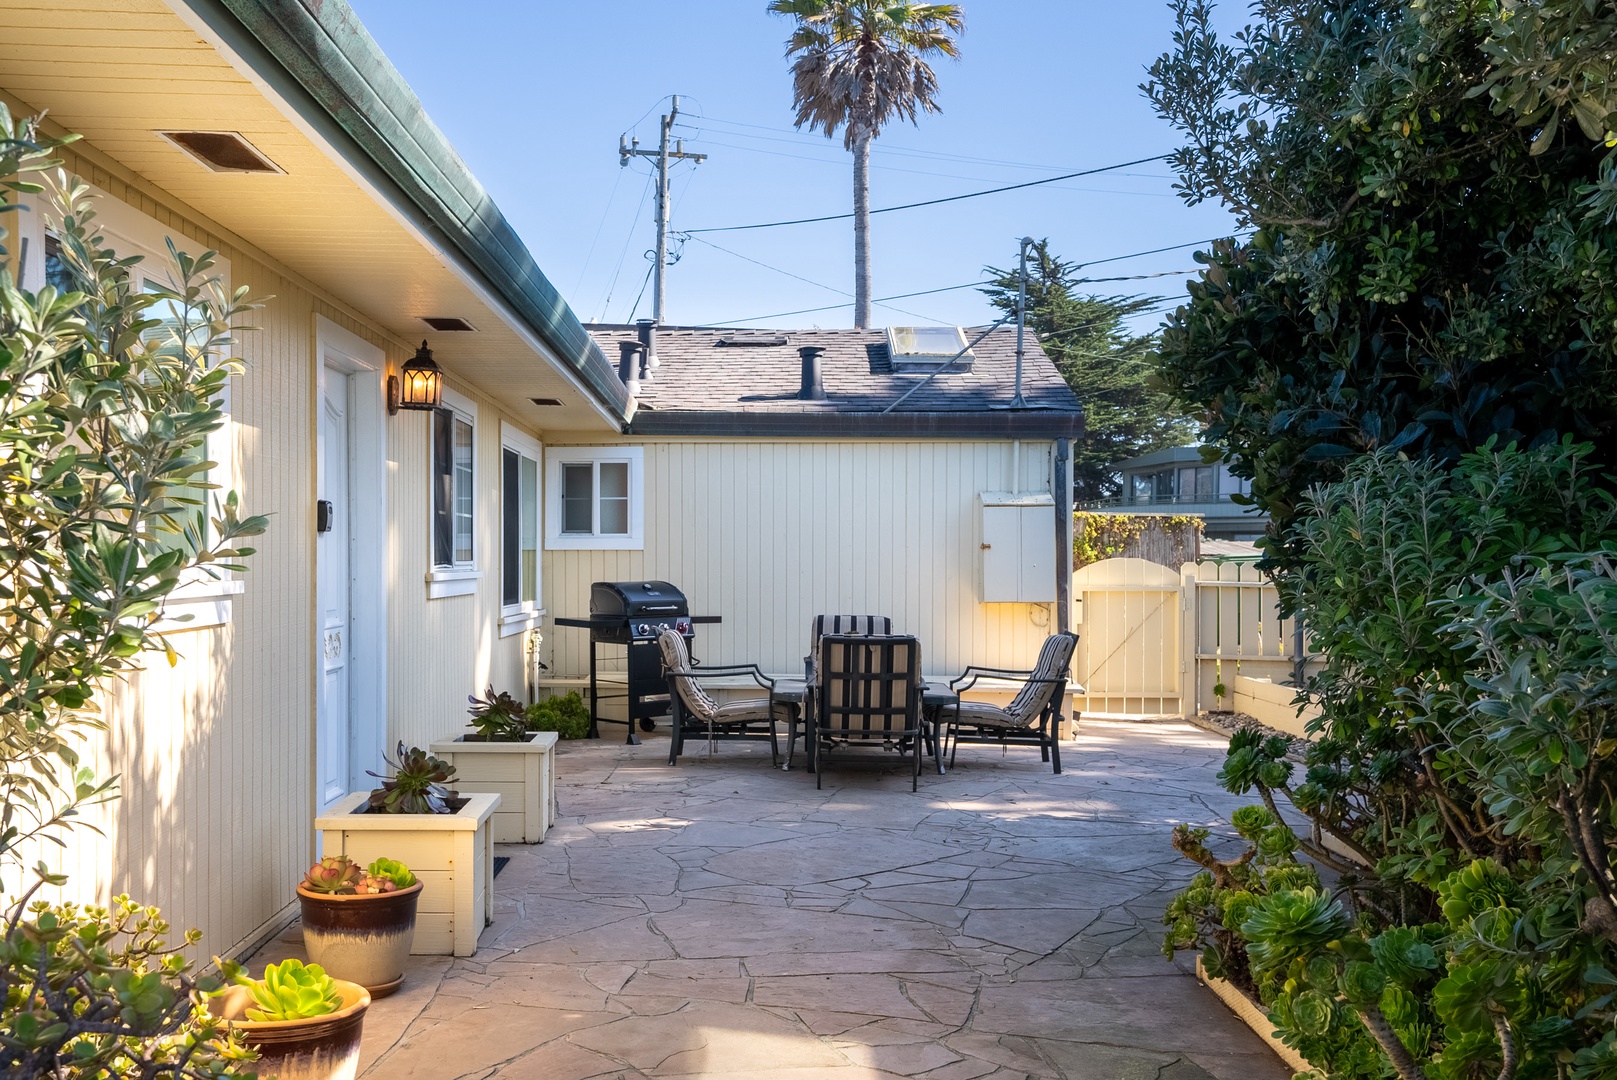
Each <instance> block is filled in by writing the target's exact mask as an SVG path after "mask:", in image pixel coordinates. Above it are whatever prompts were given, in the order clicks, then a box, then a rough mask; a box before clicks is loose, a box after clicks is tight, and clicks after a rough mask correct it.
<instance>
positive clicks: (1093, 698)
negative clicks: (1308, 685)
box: [1072, 558, 1303, 734]
mask: <svg viewBox="0 0 1617 1080" xmlns="http://www.w3.org/2000/svg"><path fill="white" fill-rule="evenodd" d="M1072 591H1073V598H1074V600H1076V601H1077V602H1078V603H1077V607H1078V617H1077V625H1076V627H1075V629H1077V631H1078V633H1079V639H1078V652H1077V656H1076V658H1075V661H1074V665H1075V673H1076V676H1077V679H1078V681H1079V682H1080V683H1081V684H1083V686H1084V688H1085V690H1086V694H1085V696H1084V697H1083V698H1082V699H1081V701H1080V703H1081V705H1082V707H1083V711H1084V712H1085V713H1086V714H1089V715H1095V714H1100V715H1116V716H1179V717H1183V716H1191V715H1195V714H1196V713H1198V712H1202V711H1206V710H1212V709H1235V710H1236V711H1240V712H1246V713H1249V714H1251V715H1254V716H1255V717H1256V718H1257V719H1259V720H1261V721H1263V722H1264V723H1266V724H1269V725H1270V726H1272V727H1277V728H1281V729H1282V730H1290V731H1295V732H1296V733H1297V734H1301V733H1302V723H1303V719H1300V718H1298V716H1297V714H1296V710H1295V708H1293V707H1292V706H1291V705H1290V698H1291V696H1292V691H1291V689H1290V686H1289V684H1291V683H1292V682H1293V681H1294V679H1295V678H1296V676H1297V674H1298V672H1299V671H1300V670H1302V669H1301V668H1300V666H1299V664H1298V653H1299V648H1300V646H1301V638H1300V635H1299V633H1298V628H1297V625H1296V623H1295V621H1294V620H1291V619H1283V618H1281V617H1280V612H1279V593H1278V591H1277V590H1276V589H1275V587H1274V585H1273V584H1271V583H1270V582H1269V580H1268V579H1267V578H1265V577H1264V576H1263V575H1262V574H1260V573H1258V571H1257V570H1256V569H1254V568H1253V565H1252V564H1251V563H1250V562H1237V561H1211V560H1209V561H1204V562H1201V563H1186V564H1185V565H1184V566H1183V567H1181V568H1180V569H1179V571H1178V572H1175V571H1174V570H1172V569H1170V568H1168V567H1165V566H1162V565H1159V564H1157V563H1154V562H1148V561H1146V560H1145V559H1132V558H1120V559H1106V560H1104V561H1102V562H1097V563H1092V564H1090V565H1089V566H1086V567H1083V568H1082V569H1080V570H1078V571H1077V572H1076V573H1074V574H1073V589H1072ZM1220 689H1222V691H1223V693H1222V695H1221V694H1220V693H1219V692H1218V691H1219V690H1220Z"/></svg>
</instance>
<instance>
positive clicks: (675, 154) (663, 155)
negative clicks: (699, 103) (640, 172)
mask: <svg viewBox="0 0 1617 1080" xmlns="http://www.w3.org/2000/svg"><path fill="white" fill-rule="evenodd" d="M678 116H679V95H678V94H675V95H674V104H673V106H672V107H671V108H670V109H669V110H668V114H667V115H666V116H664V117H663V118H662V139H661V141H660V143H659V145H658V147H657V149H655V150H642V149H640V140H639V139H634V140H632V141H625V139H624V137H623V136H622V135H619V136H618V165H619V167H620V168H621V167H624V166H627V165H628V164H629V159H630V158H636V157H648V158H656V159H657V261H656V263H655V264H654V265H653V267H652V273H653V274H654V275H655V276H656V282H655V284H654V286H653V288H652V293H651V317H652V319H653V320H654V321H655V322H656V323H657V325H659V326H661V325H662V321H663V302H664V300H665V299H666V289H665V284H666V283H665V281H664V277H665V271H666V270H667V269H668V219H669V217H670V216H671V214H672V213H673V210H672V208H671V207H670V205H669V197H668V163H669V161H671V160H672V161H694V162H696V163H697V164H698V165H700V164H701V163H702V162H704V161H706V160H707V155H706V154H687V153H686V152H685V140H684V139H678V140H676V141H675V143H674V146H673V149H669V145H668V135H669V132H671V131H672V130H673V128H674V120H675V118H677V117H678Z"/></svg>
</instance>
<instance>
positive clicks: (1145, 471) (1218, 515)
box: [1083, 446, 1269, 540]
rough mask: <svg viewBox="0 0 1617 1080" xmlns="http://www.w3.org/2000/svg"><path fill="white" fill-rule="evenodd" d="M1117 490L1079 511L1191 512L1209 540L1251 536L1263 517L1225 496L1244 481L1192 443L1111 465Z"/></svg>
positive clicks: (1245, 488)
mask: <svg viewBox="0 0 1617 1080" xmlns="http://www.w3.org/2000/svg"><path fill="white" fill-rule="evenodd" d="M1117 471H1118V472H1119V473H1120V474H1122V477H1123V494H1122V495H1121V496H1119V497H1118V498H1115V499H1105V500H1102V501H1100V502H1094V503H1089V504H1087V505H1085V506H1084V507H1083V509H1085V510H1101V511H1116V512H1118V513H1128V514H1197V515H1200V516H1201V517H1202V518H1203V519H1205V525H1204V526H1203V530H1202V535H1203V536H1205V537H1206V538H1207V539H1209V540H1256V539H1258V538H1259V537H1260V536H1262V535H1263V530H1264V529H1265V528H1266V527H1267V526H1268V523H1269V518H1268V516H1267V515H1266V514H1263V513H1260V512H1258V511H1257V510H1256V509H1254V508H1253V507H1250V506H1242V505H1240V504H1237V503H1235V502H1232V501H1231V499H1230V496H1231V495H1245V494H1247V493H1249V492H1250V491H1251V490H1252V482H1251V481H1250V480H1242V479H1241V478H1240V477H1238V476H1235V475H1233V474H1232V473H1231V472H1230V467H1229V465H1227V464H1218V465H1209V464H1207V463H1206V462H1205V461H1203V460H1202V455H1201V449H1200V448H1199V447H1195V446H1174V447H1170V448H1168V449H1167V450H1156V451H1153V452H1152V453H1149V454H1141V455H1140V456H1139V457H1137V458H1130V459H1129V460H1128V461H1125V462H1123V463H1122V464H1120V465H1118V466H1117Z"/></svg>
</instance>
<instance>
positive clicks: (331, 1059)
mask: <svg viewBox="0 0 1617 1080" xmlns="http://www.w3.org/2000/svg"><path fill="white" fill-rule="evenodd" d="M335 982H336V983H337V992H338V993H339V994H341V995H342V1007H341V1008H340V1009H338V1010H337V1011H336V1012H333V1013H327V1014H326V1015H324V1016H311V1017H309V1018H308V1019H307V1020H248V1019H245V1017H246V1015H247V1010H248V1009H249V1008H251V1007H252V1004H253V996H252V993H251V992H250V991H249V990H248V989H247V988H246V987H245V986H232V987H230V989H228V990H226V991H225V992H224V994H222V995H221V996H219V997H217V998H215V999H213V1001H212V1002H210V1003H209V1007H210V1008H211V1009H212V1010H213V1012H214V1013H216V1014H217V1015H219V1016H222V1017H224V1018H225V1019H226V1020H229V1021H230V1026H231V1027H233V1028H235V1029H236V1030H237V1031H239V1032H240V1033H241V1037H242V1041H244V1042H245V1043H246V1044H247V1045H248V1046H251V1047H252V1048H253V1049H254V1050H257V1051H258V1061H256V1062H255V1063H254V1064H253V1065H251V1066H250V1068H252V1069H253V1070H255V1071H256V1072H257V1073H258V1075H259V1076H273V1077H276V1078H277V1080H354V1073H355V1072H356V1071H357V1069H358V1066H359V1039H360V1032H361V1028H363V1026H364V1024H365V1010H366V1009H368V1008H370V1006H371V995H370V993H369V992H368V991H367V990H366V989H365V988H364V987H363V986H361V985H359V984H358V983H354V982H348V981H346V980H343V979H337V980H335Z"/></svg>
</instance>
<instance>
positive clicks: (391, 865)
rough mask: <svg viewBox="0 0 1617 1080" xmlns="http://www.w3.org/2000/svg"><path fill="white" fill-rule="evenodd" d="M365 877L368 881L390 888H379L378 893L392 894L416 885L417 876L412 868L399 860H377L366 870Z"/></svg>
mask: <svg viewBox="0 0 1617 1080" xmlns="http://www.w3.org/2000/svg"><path fill="white" fill-rule="evenodd" d="M365 877H366V879H367V880H368V881H370V882H374V883H377V884H378V885H380V884H382V883H385V884H386V885H388V886H390V887H389V888H377V889H376V890H375V891H377V892H392V891H393V890H394V889H408V888H409V887H410V886H411V885H414V884H415V883H416V876H415V875H414V874H412V873H411V872H410V868H409V867H408V866H405V865H404V864H403V863H401V862H399V861H398V860H397V859H377V860H376V861H375V862H373V863H371V864H370V865H369V866H367V867H366V868H365Z"/></svg>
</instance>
